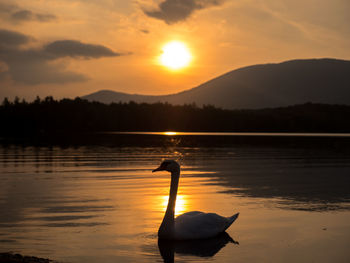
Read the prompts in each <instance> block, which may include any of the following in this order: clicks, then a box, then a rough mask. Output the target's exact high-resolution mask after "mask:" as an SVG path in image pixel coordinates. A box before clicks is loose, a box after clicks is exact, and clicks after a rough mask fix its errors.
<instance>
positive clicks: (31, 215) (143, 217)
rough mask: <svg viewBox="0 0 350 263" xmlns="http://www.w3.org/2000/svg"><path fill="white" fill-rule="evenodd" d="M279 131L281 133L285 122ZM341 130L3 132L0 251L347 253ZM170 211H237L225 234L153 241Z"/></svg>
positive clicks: (317, 258) (211, 255) (158, 257)
mask: <svg viewBox="0 0 350 263" xmlns="http://www.w3.org/2000/svg"><path fill="white" fill-rule="evenodd" d="M282 135H283V134H282ZM349 140H350V138H349V135H347V134H344V135H337V136H332V135H331V134H328V135H322V134H314V135H310V134H309V135H307V134H299V135H297V136H293V134H289V135H287V136H281V135H278V134H269V136H261V135H259V134H222V135H218V134H192V135H191V134H174V133H172V134H170V133H168V135H163V134H159V133H156V134H147V133H136V134H130V133H127V134H125V133H124V134H114V133H106V134H103V133H101V134H94V135H91V134H90V135H88V136H87V135H85V136H78V137H75V138H66V137H61V138H58V139H57V138H56V139H55V140H49V139H48V138H45V140H41V139H35V140H32V141H28V140H25V141H8V140H2V141H1V144H0V211H1V212H0V252H8V251H12V252H16V253H21V254H24V255H34V256H40V257H45V258H50V259H53V260H57V261H59V262H72V263H75V262H76V263H83V262H92V263H95V262H96V263H97V262H107V263H108V262H174V261H175V262H318V263H320V262H344V263H345V262H350V250H349V244H350V147H349V146H350V143H349ZM165 158H172V159H176V160H178V161H179V162H180V163H181V169H182V170H181V178H180V186H179V192H178V197H177V204H176V214H181V213H184V212H187V211H195V210H199V211H205V212H216V213H218V214H220V215H224V216H230V215H232V214H234V213H236V212H240V216H239V218H238V219H237V220H236V222H234V223H233V225H232V226H231V227H230V228H229V229H228V230H227V235H221V236H219V237H217V238H214V239H210V240H202V241H196V242H190V241H187V242H158V238H157V230H158V227H159V225H160V223H161V220H162V218H163V215H164V211H165V208H166V205H167V198H168V192H169V184H170V176H169V174H168V173H166V172H160V173H153V174H152V172H151V171H152V169H154V168H156V167H158V166H159V164H160V162H161V161H162V159H165Z"/></svg>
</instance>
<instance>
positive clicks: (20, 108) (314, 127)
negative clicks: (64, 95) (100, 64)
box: [0, 97, 350, 136]
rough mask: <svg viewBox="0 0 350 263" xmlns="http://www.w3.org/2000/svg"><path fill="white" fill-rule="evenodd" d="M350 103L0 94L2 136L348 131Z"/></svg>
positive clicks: (349, 126)
mask: <svg viewBox="0 0 350 263" xmlns="http://www.w3.org/2000/svg"><path fill="white" fill-rule="evenodd" d="M349 119H350V106H347V105H329V104H315V103H305V104H300V105H294V106H289V107H280V108H267V109H257V110H248V109H247V110H244V109H240V110H227V109H221V108H216V107H214V106H211V105H204V106H202V107H198V106H196V105H195V104H189V105H181V106H180V105H171V104H168V103H153V104H147V103H135V102H128V103H122V102H120V103H111V104H103V103H100V102H89V101H87V100H83V99H81V98H79V97H77V98H75V99H61V100H55V99H54V98H53V97H46V98H44V99H41V98H39V97H37V98H36V99H35V100H34V101H33V102H26V101H25V100H23V99H22V100H20V99H19V98H15V99H14V100H13V101H9V100H8V99H7V98H5V99H4V101H3V102H2V104H1V106H0V121H1V129H0V135H2V136H21V135H31V134H35V135H38V134H51V133H80V132H104V131H169V130H171V131H198V132H350V121H349Z"/></svg>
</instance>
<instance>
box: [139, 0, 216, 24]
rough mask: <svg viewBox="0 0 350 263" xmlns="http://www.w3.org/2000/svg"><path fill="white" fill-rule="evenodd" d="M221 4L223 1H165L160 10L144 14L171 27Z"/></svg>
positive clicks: (159, 7) (160, 5) (159, 6)
mask: <svg viewBox="0 0 350 263" xmlns="http://www.w3.org/2000/svg"><path fill="white" fill-rule="evenodd" d="M221 4H222V1H221V0H165V1H164V2H161V3H160V4H159V5H158V9H156V10H143V12H144V13H145V14H146V15H147V16H149V17H153V18H156V19H160V20H163V21H164V22H165V23H167V24H168V25H170V24H174V23H177V22H180V21H183V20H186V19H187V18H188V17H189V16H190V15H191V14H192V13H193V12H195V11H196V10H200V9H204V8H208V7H211V6H218V5H221Z"/></svg>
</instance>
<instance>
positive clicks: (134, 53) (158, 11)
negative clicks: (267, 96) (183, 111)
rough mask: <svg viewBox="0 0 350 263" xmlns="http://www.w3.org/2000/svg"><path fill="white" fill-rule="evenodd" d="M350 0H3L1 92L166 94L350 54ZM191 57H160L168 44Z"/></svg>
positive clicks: (0, 13) (0, 11)
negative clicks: (172, 64)
mask: <svg viewBox="0 0 350 263" xmlns="http://www.w3.org/2000/svg"><path fill="white" fill-rule="evenodd" d="M349 14H350V1H349V0H332V1H331V0H327V1H321V0H260V1H259V0H160V1H158V0H157V1H152V0H148V1H146V0H130V1H126V0H45V1H43V0H0V23H1V24H0V99H1V100H2V98H4V97H9V98H13V97H14V96H16V95H17V96H19V97H21V98H22V97H25V98H27V99H33V98H34V97H35V96H36V95H39V96H41V97H44V96H48V95H53V96H54V97H55V98H62V97H75V96H82V95H86V94H89V93H92V92H95V91H98V90H101V89H110V90H114V91H120V92H127V93H139V94H153V95H158V94H168V93H175V92H179V91H182V90H185V89H189V88H193V87H195V86H197V85H199V84H201V83H203V82H205V81H207V80H210V79H211V78H213V77H216V76H218V75H221V74H223V73H225V72H227V71H230V70H233V69H236V68H238V67H242V66H247V65H251V64H260V63H269V62H281V61H285V60H290V59H297V58H314V57H317V58H319V57H333V58H340V59H350V48H349V47H350V26H349V25H350V15H349ZM171 41H178V42H180V43H183V44H184V45H185V47H186V48H187V49H188V51H189V53H190V56H191V59H190V61H189V62H188V65H187V66H185V67H183V68H180V69H177V70H173V69H171V68H169V67H166V66H164V65H162V64H161V59H160V56H161V55H162V52H163V51H162V50H163V47H164V45H165V44H167V43H168V42H171Z"/></svg>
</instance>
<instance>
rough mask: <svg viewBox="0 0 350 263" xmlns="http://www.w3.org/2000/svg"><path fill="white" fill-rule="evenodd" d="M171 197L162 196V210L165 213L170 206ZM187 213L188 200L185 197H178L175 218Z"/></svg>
mask: <svg viewBox="0 0 350 263" xmlns="http://www.w3.org/2000/svg"><path fill="white" fill-rule="evenodd" d="M168 200H169V196H167V195H164V196H162V210H163V211H164V212H165V210H166V208H167V205H168ZM186 211H187V200H186V196H185V195H177V197H176V206H175V216H178V215H181V214H183V213H184V212H186Z"/></svg>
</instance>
